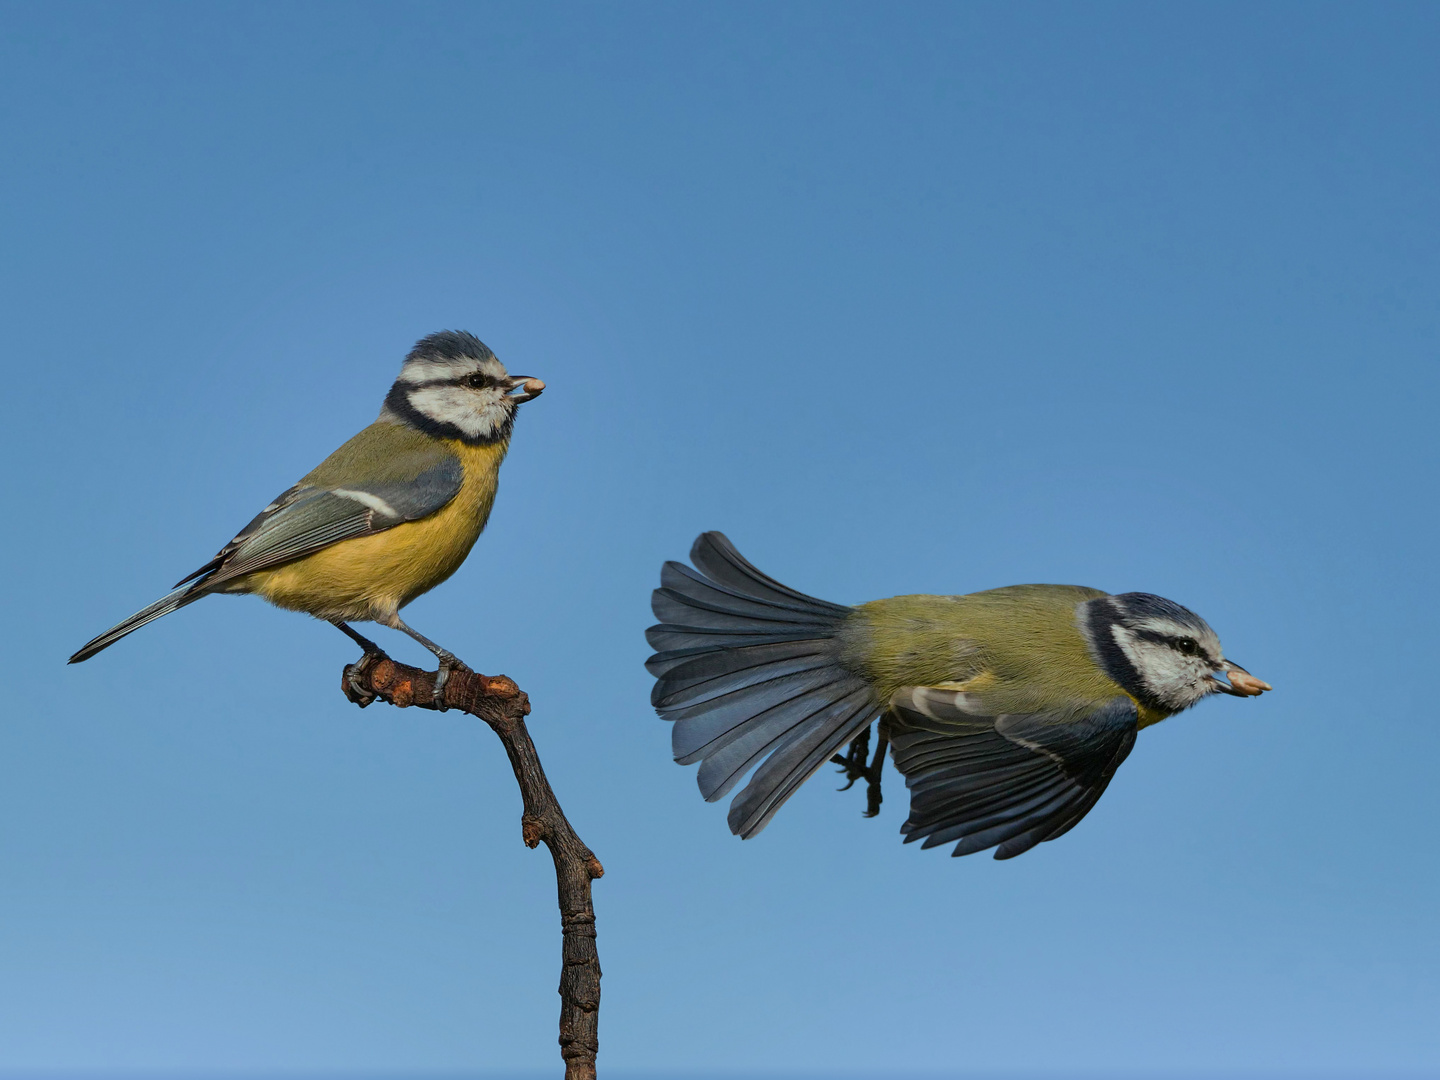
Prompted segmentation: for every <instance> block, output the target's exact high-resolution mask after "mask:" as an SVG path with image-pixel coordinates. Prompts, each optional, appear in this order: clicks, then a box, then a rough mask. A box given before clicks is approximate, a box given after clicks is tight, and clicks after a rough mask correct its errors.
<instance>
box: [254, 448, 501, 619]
mask: <svg viewBox="0 0 1440 1080" xmlns="http://www.w3.org/2000/svg"><path fill="white" fill-rule="evenodd" d="M446 446H447V447H448V449H449V450H450V451H451V452H452V453H454V454H455V455H456V456H457V457H458V458H459V459H460V461H461V464H462V465H463V466H464V470H465V478H464V481H463V482H462V483H461V485H460V491H459V493H458V494H456V496H455V498H453V499H451V500H450V501H449V502H448V503H446V504H445V505H444V506H443V507H442V508H441V509H439V510H438V511H436V512H435V513H433V514H431V515H430V516H429V517H426V518H421V519H420V520H419V521H407V522H405V523H404V524H401V525H396V526H395V527H394V528H391V529H386V530H385V531H384V532H378V533H375V534H374V535H373V536H362V537H358V538H356V539H354V540H343V541H341V542H340V543H338V544H334V545H332V546H331V547H328V548H325V549H323V550H321V551H317V552H315V553H314V554H313V555H307V556H305V557H304V558H303V559H297V560H296V561H294V562H292V563H286V564H285V565H284V566H278V567H275V568H274V569H272V570H262V571H259V572H257V573H255V574H251V575H250V576H249V577H247V578H246V579H244V582H243V585H244V587H245V591H247V592H253V593H257V594H258V595H260V596H263V597H264V598H265V599H266V600H269V601H270V602H271V603H272V604H275V605H277V606H278V607H283V608H289V609H291V610H293V611H305V612H308V613H309V614H311V615H314V616H316V617H317V618H321V619H373V618H375V617H376V616H388V615H393V614H394V613H395V612H396V611H398V610H399V609H400V608H402V607H404V606H405V605H406V604H408V603H409V602H410V601H411V600H414V599H415V597H417V596H419V595H420V594H421V593H425V592H428V591H429V590H431V589H433V588H434V587H435V586H436V585H439V584H440V583H441V582H442V581H444V580H445V579H446V578H448V577H449V576H450V575H451V574H453V573H454V572H455V571H456V570H458V569H460V564H461V563H463V562H464V561H465V556H467V555H469V554H470V549H471V548H472V547H474V546H475V541H476V540H477V539H478V538H479V536H480V533H481V532H482V531H483V530H484V528H485V522H486V521H487V520H488V519H489V517H490V508H491V507H492V506H493V505H494V504H495V490H496V485H497V481H498V479H499V474H500V463H501V462H502V461H503V460H504V459H505V451H506V448H507V444H505V443H494V444H491V445H487V446H467V445H466V444H464V443H461V442H454V441H450V440H446ZM237 584H240V583H237Z"/></svg>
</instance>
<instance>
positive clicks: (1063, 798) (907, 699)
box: [890, 686, 1139, 859]
mask: <svg viewBox="0 0 1440 1080" xmlns="http://www.w3.org/2000/svg"><path fill="white" fill-rule="evenodd" d="M983 712H984V710H983V708H981V707H980V706H979V705H978V701H977V697H976V695H973V694H966V693H963V692H960V691H955V690H942V689H938V688H936V687H931V686H909V687H905V688H903V689H901V690H900V691H899V692H898V693H897V694H896V695H895V696H894V698H893V699H892V701H891V712H890V738H891V745H892V746H893V747H894V751H893V752H894V758H895V765H896V767H897V768H898V769H899V770H900V772H901V773H903V774H904V776H905V784H906V786H907V787H908V788H909V789H910V817H909V819H908V820H907V821H906V822H905V824H904V825H903V826H902V827H901V832H903V833H904V834H905V842H906V843H909V842H910V841H912V840H924V844H923V845H922V846H923V847H927V848H928V847H935V846H936V845H938V844H947V843H950V842H951V841H955V842H956V844H955V850H954V852H953V853H952V854H955V855H969V854H971V853H972V852H976V851H983V850H985V849H986V848H990V847H995V846H996V845H999V847H998V850H997V851H996V852H995V858H997V859H1009V858H1013V857H1014V856H1016V855H1020V854H1022V853H1024V852H1026V851H1029V850H1030V849H1031V848H1032V847H1034V846H1035V845H1036V844H1038V843H1041V842H1042V841H1045V840H1053V839H1055V838H1056V837H1057V836H1060V835H1061V834H1062V833H1065V832H1068V831H1069V830H1070V829H1072V828H1073V827H1074V826H1075V825H1076V824H1077V823H1078V822H1079V821H1080V819H1081V818H1083V817H1084V816H1085V815H1086V814H1088V813H1089V812H1090V809H1091V807H1093V806H1094V805H1095V803H1096V801H1097V800H1099V798H1100V796H1101V795H1103V794H1104V793H1105V788H1106V787H1107V786H1108V785H1109V783H1110V778H1111V777H1112V776H1114V775H1115V770H1116V769H1118V768H1119V767H1120V763H1121V762H1123V761H1124V760H1125V758H1126V757H1127V756H1128V755H1129V753H1130V749H1131V747H1133V746H1134V745H1135V734H1136V732H1137V731H1138V728H1139V717H1138V715H1137V712H1136V709H1135V703H1134V702H1133V701H1131V700H1130V699H1129V698H1128V697H1115V698H1111V699H1110V700H1108V701H1105V702H1101V703H1098V704H1077V705H1075V706H1073V707H1070V708H1063V709H1056V710H1053V711H1050V712H1045V713H1030V714H1021V715H1006V716H993V715H983Z"/></svg>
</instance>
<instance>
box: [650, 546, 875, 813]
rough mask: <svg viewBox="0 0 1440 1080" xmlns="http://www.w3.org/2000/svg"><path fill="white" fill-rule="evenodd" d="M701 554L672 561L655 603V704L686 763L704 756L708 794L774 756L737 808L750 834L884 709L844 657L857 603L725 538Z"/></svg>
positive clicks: (703, 786) (703, 783)
mask: <svg viewBox="0 0 1440 1080" xmlns="http://www.w3.org/2000/svg"><path fill="white" fill-rule="evenodd" d="M690 561H691V562H692V563H694V564H695V569H693V570H692V569H691V568H690V567H688V566H686V565H684V564H683V563H678V562H667V563H666V564H665V566H664V569H663V570H662V571H661V573H660V588H658V589H656V590H655V593H654V595H653V598H652V601H651V606H652V607H653V609H654V611H655V617H656V618H658V619H659V620H660V623H659V625H657V626H652V627H651V628H650V629H649V630H648V631H647V632H646V637H647V638H648V639H649V642H650V644H651V646H652V647H653V648H654V649H655V650H656V653H655V655H654V656H652V657H651V658H650V659H649V661H647V663H646V667H647V668H648V669H649V671H650V673H651V674H652V675H654V676H655V687H654V689H653V691H652V692H651V695H650V702H651V704H652V705H654V706H655V709H656V711H657V712H658V713H659V714H660V715H661V716H662V717H664V718H665V719H666V720H672V721H674V722H675V728H674V731H673V733H672V743H673V747H674V751H675V760H676V761H678V762H679V763H680V764H682V765H689V764H692V763H694V762H696V761H699V762H700V763H701V765H700V772H699V776H698V777H697V780H698V782H699V785H700V793H701V794H702V795H703V796H704V797H705V799H706V800H707V801H710V802H713V801H715V800H717V799H720V798H723V797H724V796H725V795H726V794H727V793H729V792H730V790H731V789H733V788H734V787H735V785H736V784H737V783H739V781H740V779H741V778H742V777H743V776H744V775H745V774H746V773H747V772H749V771H750V769H751V768H753V767H754V766H756V765H757V764H759V763H761V762H762V761H763V764H760V767H759V769H758V770H757V771H756V772H755V775H754V776H752V777H751V779H750V782H749V783H748V784H747V785H746V786H745V788H744V789H743V790H742V791H741V792H740V794H739V795H737V796H736V797H735V800H734V802H733V803H731V806H730V814H729V824H730V831H731V832H733V833H736V834H738V835H739V836H742V837H745V838H747V839H748V838H749V837H751V836H754V835H755V834H756V833H758V832H759V831H760V830H761V829H763V828H764V827H765V826H766V825H767V824H768V823H769V821H770V819H771V818H772V817H773V816H774V815H775V812H776V811H777V810H779V809H780V807H781V806H782V805H783V804H784V802H785V800H786V799H788V798H789V797H790V796H791V795H792V794H794V792H795V790H796V788H798V787H799V786H800V785H801V784H802V783H804V782H805V780H806V779H808V778H809V777H810V775H811V774H812V773H814V772H815V770H816V769H818V768H819V767H820V766H821V765H823V764H824V763H825V762H826V761H828V760H829V759H830V756H831V755H832V754H834V753H835V752H836V751H838V750H839V749H840V748H841V747H843V746H844V745H845V744H846V743H848V742H849V741H850V740H851V739H853V738H854V737H855V736H856V735H858V734H859V733H860V732H861V731H863V730H864V729H865V728H866V727H868V726H869V724H870V723H871V721H872V720H873V719H874V718H875V716H876V714H877V713H878V712H879V711H880V710H879V705H878V704H877V702H876V701H875V698H874V693H873V691H872V690H871V688H870V685H869V683H868V682H866V680H865V679H863V678H861V677H860V676H859V675H857V674H855V673H854V672H852V671H850V670H849V669H847V668H845V667H844V666H842V665H841V663H840V660H839V643H838V642H837V641H836V635H837V634H838V632H839V630H840V626H841V624H842V623H844V621H845V620H846V619H847V618H848V617H849V616H850V614H851V613H852V611H853V610H854V609H852V608H848V607H844V606H842V605H840V604H831V603H828V602H826V601H824V600H817V599H815V598H814V597H811V596H806V595H805V594H804V593H800V592H796V591H795V590H794V589H790V588H787V587H786V586H784V585H781V584H780V583H779V582H778V581H776V580H774V579H773V578H770V577H767V576H766V575H765V574H762V573H761V572H760V571H759V570H757V569H756V568H755V567H754V566H752V565H751V564H750V563H749V562H747V561H746V560H745V558H744V557H743V556H742V555H741V554H740V553H739V552H738V551H736V550H735V547H734V545H733V544H731V543H730V541H729V540H728V539H726V538H725V536H724V535H723V534H722V533H718V532H707V533H703V534H701V536H700V537H699V538H698V539H696V541H695V546H694V547H693V548H691V550H690Z"/></svg>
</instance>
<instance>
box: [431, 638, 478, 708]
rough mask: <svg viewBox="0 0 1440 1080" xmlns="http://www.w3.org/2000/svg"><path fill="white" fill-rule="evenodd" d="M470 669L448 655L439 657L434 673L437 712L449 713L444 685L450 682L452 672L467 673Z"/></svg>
mask: <svg viewBox="0 0 1440 1080" xmlns="http://www.w3.org/2000/svg"><path fill="white" fill-rule="evenodd" d="M469 670H470V668H469V667H467V666H466V665H465V664H464V663H462V662H461V661H460V659H459V658H458V657H455V656H451V655H449V654H448V653H447V654H446V655H445V656H442V657H440V667H439V669H438V670H437V671H436V672H435V708H436V710H437V711H439V712H449V711H450V706H449V705H446V704H445V684H446V683H448V682H449V681H450V673H451V672H452V671H467V672H468V671H469Z"/></svg>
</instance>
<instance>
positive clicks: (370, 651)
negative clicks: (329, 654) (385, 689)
mask: <svg viewBox="0 0 1440 1080" xmlns="http://www.w3.org/2000/svg"><path fill="white" fill-rule="evenodd" d="M330 624H331V625H332V626H334V627H335V629H337V630H339V631H340V632H341V633H342V634H344V635H345V636H346V637H348V638H349V639H350V640H351V641H353V642H355V644H356V645H359V646H360V648H362V649H364V650H365V655H364V656H362V657H361V658H360V662H359V663H358V664H346V665H345V696H346V697H348V698H349V699H350V700H351V701H353V702H355V704H357V705H359V706H360V707H361V708H362V709H363V708H364V707H365V706H366V705H369V704H370V703H371V702H372V701H374V700H375V695H374V694H372V693H370V691H369V690H366V689H365V683H364V679H363V676H364V674H365V670H366V668H368V667H369V666H370V665H371V664H372V663H374V662H375V661H376V660H385V659H387V657H386V656H385V650H384V649H382V648H380V646H379V645H376V644H375V642H373V641H371V640H370V639H369V638H367V637H366V636H365V635H364V634H361V633H357V632H356V631H355V630H354V629H352V628H351V627H350V626H349V625H347V624H346V623H343V622H341V621H340V620H339V619H331V620H330Z"/></svg>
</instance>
